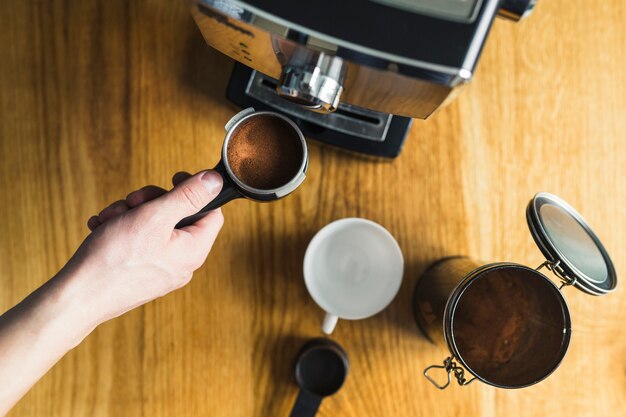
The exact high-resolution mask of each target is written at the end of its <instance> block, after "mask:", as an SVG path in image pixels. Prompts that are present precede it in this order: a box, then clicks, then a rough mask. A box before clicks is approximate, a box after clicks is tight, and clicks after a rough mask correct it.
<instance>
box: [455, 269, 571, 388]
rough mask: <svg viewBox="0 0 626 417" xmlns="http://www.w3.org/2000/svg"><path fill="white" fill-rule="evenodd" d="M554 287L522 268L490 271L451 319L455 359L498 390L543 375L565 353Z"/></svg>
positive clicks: (477, 281) (472, 286)
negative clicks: (460, 358) (458, 358)
mask: <svg viewBox="0 0 626 417" xmlns="http://www.w3.org/2000/svg"><path fill="white" fill-rule="evenodd" d="M557 292H558V291H557V290H556V288H554V286H552V285H551V284H550V283H549V282H546V281H545V280H544V279H543V278H541V277H540V276H539V275H538V273H536V272H535V271H531V270H527V269H524V268H510V267H509V268H500V269H497V268H496V269H493V270H488V271H486V272H485V273H483V275H482V276H479V277H477V278H476V279H475V280H474V281H473V282H472V283H471V284H469V285H468V287H467V288H466V289H465V291H464V292H463V294H462V296H461V298H460V299H459V302H458V305H457V308H456V311H455V313H454V317H453V328H452V333H453V337H454V341H455V344H456V346H457V349H458V352H459V355H460V356H461V357H462V358H463V360H464V361H465V363H466V364H467V365H468V366H469V367H470V368H471V369H472V370H473V371H474V373H476V374H478V375H480V376H481V377H482V378H484V379H486V380H487V381H489V382H491V383H495V384H496V385H500V386H508V387H514V386H524V385H529V384H532V383H534V382H536V381H538V380H540V379H542V378H543V377H545V376H547V375H548V374H549V373H550V372H551V371H552V370H553V369H554V368H555V367H556V366H557V364H558V363H559V361H560V360H561V358H562V353H563V348H564V347H563V343H564V340H565V339H566V338H565V337H564V327H565V319H564V315H563V304H562V298H560V297H559V295H558V294H557Z"/></svg>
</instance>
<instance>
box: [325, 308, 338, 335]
mask: <svg viewBox="0 0 626 417" xmlns="http://www.w3.org/2000/svg"><path fill="white" fill-rule="evenodd" d="M338 320H339V317H337V316H335V315H334V314H330V313H326V315H325V316H324V321H323V322H322V331H323V332H324V333H326V334H331V333H332V332H333V330H335V326H337V321H338Z"/></svg>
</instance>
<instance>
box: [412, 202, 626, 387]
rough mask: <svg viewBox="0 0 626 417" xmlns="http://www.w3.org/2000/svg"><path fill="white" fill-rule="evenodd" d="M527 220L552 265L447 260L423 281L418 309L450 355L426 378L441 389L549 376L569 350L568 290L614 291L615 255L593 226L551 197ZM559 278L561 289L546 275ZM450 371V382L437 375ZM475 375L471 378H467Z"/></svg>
mask: <svg viewBox="0 0 626 417" xmlns="http://www.w3.org/2000/svg"><path fill="white" fill-rule="evenodd" d="M526 219H527V221H528V226H529V228H530V232H531V235H532V236H533V238H534V240H535V242H536V244H537V246H538V247H539V249H540V250H541V252H542V253H543V255H544V256H545V257H546V261H545V262H544V263H542V264H541V265H540V266H539V267H538V268H536V269H533V268H529V267H527V266H524V265H520V264H515V263H508V262H506V263H492V264H486V265H485V264H482V263H479V262H476V261H474V260H472V259H469V258H466V257H451V258H445V259H441V260H439V261H437V262H435V263H434V264H433V265H431V266H430V267H429V268H428V269H427V270H426V271H425V272H424V274H423V275H422V277H421V278H420V280H419V281H418V283H417V285H416V288H415V293H414V299H413V308H414V314H415V319H416V321H417V324H418V326H419V327H420V328H421V330H422V331H423V332H424V334H425V335H426V336H427V337H428V338H429V339H430V340H431V341H432V342H435V343H443V344H444V345H445V346H447V348H448V350H449V352H450V355H449V356H448V357H447V358H446V359H445V360H444V361H443V364H442V365H432V366H429V367H428V368H426V369H425V370H424V376H426V378H428V380H429V381H430V382H432V383H433V384H434V385H435V386H437V387H438V388H440V389H444V388H446V387H447V386H448V385H449V384H450V382H451V380H452V377H453V376H454V378H455V379H456V380H457V382H458V383H459V385H467V384H469V383H470V382H472V381H474V380H475V379H478V380H480V381H482V382H484V383H486V384H489V385H492V386H495V387H498V388H524V387H528V386H530V385H533V384H536V383H538V382H540V381H542V380H543V379H545V378H546V377H548V376H549V375H550V374H551V373H552V372H553V371H554V370H555V369H556V368H557V367H558V366H559V364H560V363H561V361H562V359H563V358H564V357H565V354H566V352H567V348H568V346H569V342H570V338H571V332H572V326H571V317H570V312H569V308H568V306H567V302H566V301H565V298H564V297H563V294H562V293H561V289H562V288H563V287H564V286H573V287H575V288H578V289H580V290H582V291H584V292H585V293H588V294H591V295H603V294H607V293H609V292H611V291H613V290H615V288H616V286H617V276H616V273H615V269H614V267H613V263H612V261H611V258H610V257H609V255H608V253H607V251H606V250H605V249H604V246H603V245H602V243H601V242H600V240H599V239H598V237H597V236H596V235H595V233H594V232H593V231H592V230H591V228H590V227H589V225H588V224H587V222H586V221H585V220H584V219H583V218H582V216H581V215H580V214H578V212H577V211H576V210H574V209H573V208H572V207H571V206H570V205H569V204H568V203H566V202H565V201H563V200H562V199H560V198H559V197H557V196H554V195H552V194H548V193H539V194H537V195H536V196H535V197H534V198H533V199H532V200H531V201H530V203H529V204H528V207H527V209H526ZM542 269H545V270H548V271H551V272H552V273H554V274H555V275H556V276H557V277H558V279H559V281H561V285H560V286H559V287H557V286H556V285H555V284H554V283H553V282H552V281H551V280H550V279H549V278H548V277H547V276H545V275H544V274H543V273H542V272H541V270H542ZM437 369H439V370H443V371H445V373H446V374H447V381H445V382H444V383H439V382H437V381H436V379H435V378H434V377H433V376H432V375H431V374H432V373H433V372H434V371H435V370H437ZM467 373H469V374H471V376H469V375H467Z"/></svg>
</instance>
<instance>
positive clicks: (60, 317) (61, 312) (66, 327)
mask: <svg viewBox="0 0 626 417" xmlns="http://www.w3.org/2000/svg"><path fill="white" fill-rule="evenodd" d="M84 281H85V280H84V279H83V277H82V273H81V272H80V271H68V270H65V269H64V270H62V271H61V272H59V273H58V274H57V275H56V276H54V277H53V278H52V279H51V280H50V281H48V282H47V283H46V284H44V285H43V286H42V287H41V288H39V289H38V290H37V291H36V293H34V294H33V296H35V297H37V298H40V302H39V304H40V315H41V318H42V323H47V326H46V330H45V332H44V333H46V337H48V338H49V340H58V341H59V342H60V343H63V344H66V347H67V349H68V350H69V349H72V348H74V347H75V346H76V345H78V344H79V343H80V342H81V341H82V340H83V339H84V338H85V337H87V336H88V335H89V333H91V332H92V331H93V329H94V328H95V327H96V326H98V325H99V324H100V321H99V319H98V315H97V314H96V312H95V311H94V306H93V305H92V304H90V302H89V299H88V293H87V292H86V291H85V290H84V288H83V285H82V284H83V282H84Z"/></svg>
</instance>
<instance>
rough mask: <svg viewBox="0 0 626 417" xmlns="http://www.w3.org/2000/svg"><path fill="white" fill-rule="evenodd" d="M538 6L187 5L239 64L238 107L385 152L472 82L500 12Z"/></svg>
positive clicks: (257, 1) (481, 2)
mask: <svg viewBox="0 0 626 417" xmlns="http://www.w3.org/2000/svg"><path fill="white" fill-rule="evenodd" d="M536 1H537V0H298V1H293V0H246V1H239V0H188V2H189V5H190V8H191V13H192V15H193V17H194V19H195V21H196V23H197V25H198V27H199V28H200V31H201V32H202V35H203V36H204V38H205V40H206V42H207V43H208V44H209V45H210V46H212V47H213V48H215V49H218V50H219V51H221V52H222V53H224V54H226V55H228V56H229V57H231V58H233V59H235V60H236V61H237V64H236V65H235V67H234V69H233V73H232V75H231V79H230V82H229V85H228V87H227V92H226V94H227V97H228V98H229V99H230V100H231V101H232V102H234V103H235V104H237V105H239V106H241V107H249V106H252V107H254V108H256V109H258V110H273V111H278V112H280V113H282V114H285V115H286V116H288V117H290V118H291V119H293V120H294V121H295V122H296V123H297V124H298V125H299V126H300V128H301V129H302V131H303V132H304V133H305V135H307V136H308V137H310V138H313V139H317V140H319V141H322V142H325V143H328V144H331V145H334V146H339V147H342V148H346V149H350V150H352V151H356V152H361V153H365V154H370V155H376V156H383V157H395V156H397V155H398V154H399V153H400V151H401V149H402V145H403V143H404V140H405V137H406V134H407V132H408V129H409V127H410V125H411V122H412V120H413V118H419V119H427V118H428V117H429V116H430V115H432V114H433V113H434V112H435V111H436V110H437V109H439V108H441V107H442V106H443V105H444V104H446V103H448V102H449V101H451V100H452V99H453V98H454V97H455V95H456V93H457V92H458V91H459V89H460V87H461V86H463V85H465V84H467V83H468V82H469V81H470V80H471V78H472V76H473V74H474V70H475V68H476V64H477V62H478V58H479V56H480V53H481V51H482V48H483V45H484V44H485V41H486V39H487V35H488V33H489V30H490V28H491V25H492V23H493V20H494V18H495V16H496V15H500V16H503V17H506V18H508V19H511V20H514V21H519V20H521V19H522V18H524V17H525V16H526V15H528V14H529V13H530V12H531V11H532V9H533V8H534V6H535V3H536Z"/></svg>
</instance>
